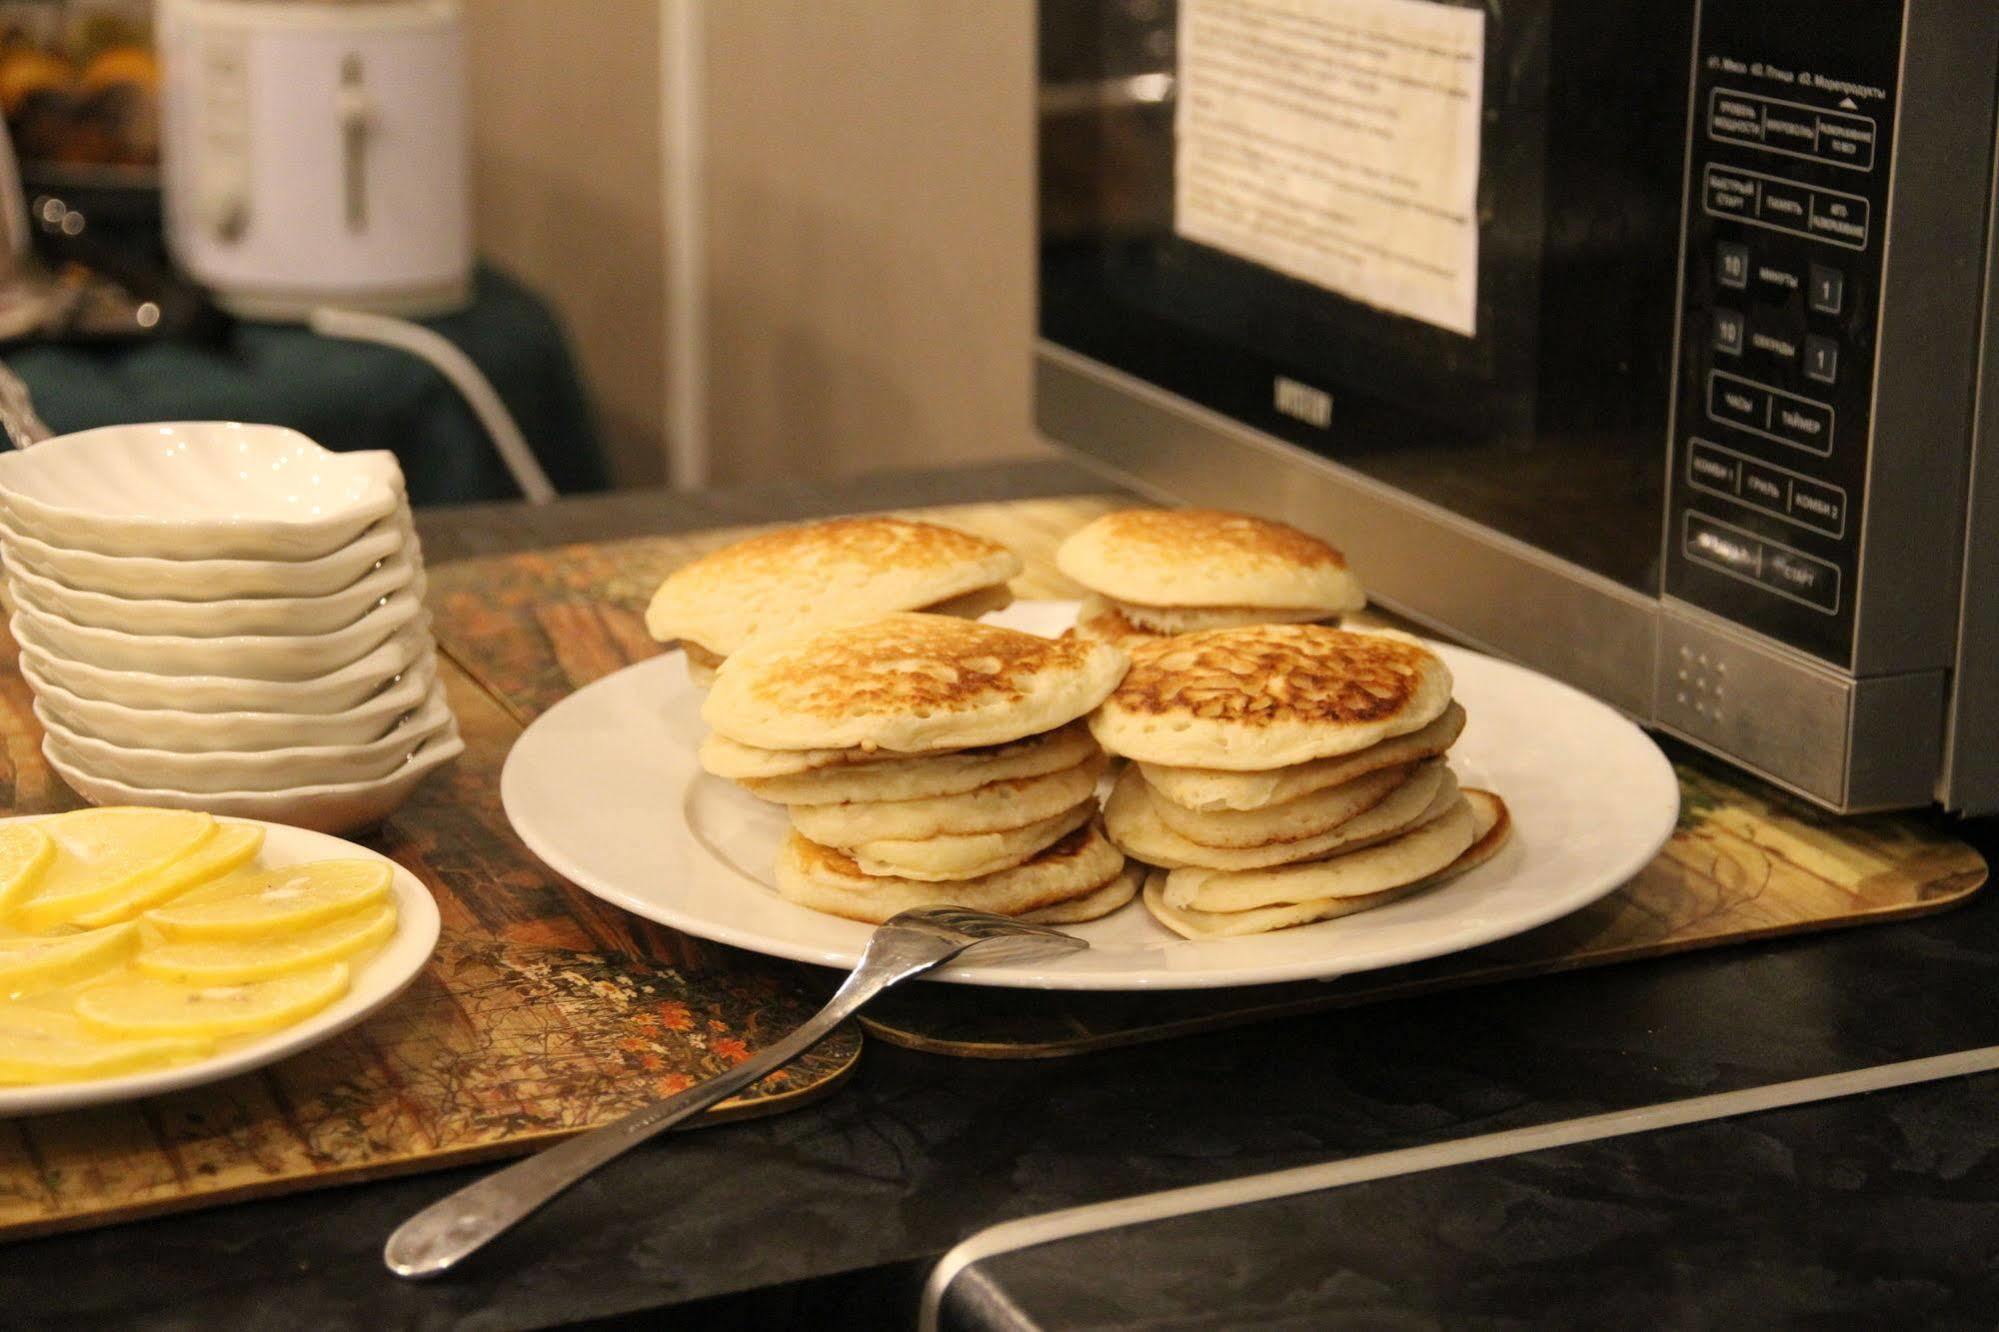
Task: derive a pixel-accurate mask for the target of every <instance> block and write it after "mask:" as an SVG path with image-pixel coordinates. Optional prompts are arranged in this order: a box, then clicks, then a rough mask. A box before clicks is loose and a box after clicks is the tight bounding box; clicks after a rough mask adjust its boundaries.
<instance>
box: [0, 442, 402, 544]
mask: <svg viewBox="0 0 1999 1332" xmlns="http://www.w3.org/2000/svg"><path fill="white" fill-rule="evenodd" d="M406 502H407V501H406V500H405V499H404V495H403V474H402V468H401V467H399V466H398V465H397V463H396V456H395V455H394V454H393V453H389V452H387V451H385V450H379V449H377V450H369V451H365V452H355V453H336V452H334V451H333V450H331V449H325V448H321V447H320V446H319V445H318V444H316V443H314V442H313V441H312V440H310V439H308V438H307V437H306V436H304V435H302V434H300V433H299V432H298V431H296V430H290V429H287V428H286V427H284V426H273V425H250V424H245V423H243V422H239V421H168V422H154V423H148V424H144V425H117V426H102V427H99V428H98V429H96V430H81V431H78V432H76V433H75V434H71V435H58V436H56V437H55V438H54V439H49V440H44V441H43V442H42V443H40V444H37V445H36V446H35V447H34V448H32V449H21V450H18V451H16V452H13V453H0V512H4V514H5V516H6V520H7V521H6V525H7V526H8V527H9V528H12V529H14V530H17V531H23V532H26V533H27V534H28V535H30V536H32V537H35V538H37V539H39V540H41V541H45V542H47V543H48V544H50V545H52V546H60V547H69V548H81V549H83V550H93V551H96V552H97V553H99V554H101V555H145V556H152V557H156V558H164V559H175V560H206V559H251V560H311V559H318V558H320V557H321V556H325V555H330V554H332V553H333V552H334V551H336V550H339V549H340V548H341V547H342V546H344V545H346V544H347V543H348V542H350V541H352V540H354V539H355V538H356V537H358V536H360V535H361V534H362V533H363V532H365V531H367V530H368V528H370V527H372V526H373V525H374V524H375V523H376V522H378V521H380V520H381V519H383V518H386V517H388V516H389V515H390V514H392V513H394V512H395V511H396V510H397V508H398V507H399V506H401V505H402V504H404V503H406Z"/></svg>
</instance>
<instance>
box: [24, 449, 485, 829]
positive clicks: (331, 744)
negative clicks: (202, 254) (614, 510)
mask: <svg viewBox="0 0 1999 1332" xmlns="http://www.w3.org/2000/svg"><path fill="white" fill-rule="evenodd" d="M0 550H4V554H5V564H6V585H7V591H8V595H9V602H10V608H11V610H12V612H13V619H12V620H11V621H10V626H11V628H12V630H13V634H14V639H15V641H16V642H17V643H18V644H19V645H20V648H21V673H22V675H23V676H25V677H26V679H27V681H28V684H29V686H30V687H31V688H32V689H33V690H34V694H35V713H36V715H37V716H38V717H39V718H40V719H41V723H42V728H43V731H44V733H45V738H44V740H43V744H42V752H43V753H44V754H45V755H46V756H47V758H48V760H49V763H50V765H51V766H52V767H53V768H54V769H55V770H56V772H57V773H58V774H59V775H60V776H61V777H62V778H63V780H64V781H66V782H68V783H69V784H70V785H71V786H72V787H74V788H75V789H76V790H77V792H78V793H79V794H81V795H82V796H84V797H85V798H86V799H88V800H91V801H93V802H95V803H97V804H103V805H108V804H119V805H165V806H170V807H175V808H182V809H204V810H208V811H210V812H211V813H216V814H233V815H238V816H241V817H247V818H259V819H270V820H273V821H275V822H281V823H291V824H296V825H298V826H300V827H305V828H313V829H317V830H320V831H324V832H346V831H351V830H353V829H356V828H360V827H365V826H366V825H368V824H371V823H374V822H376V821H377V820H379V819H381V818H382V817H383V816H384V815H386V814H388V813H389V812H390V811H391V810H393V809H394V808H395V807H396V806H397V805H399V804H401V803H402V801H403V800H404V799H405V798H407V797H408V795H409V793H410V792H411V790H413V789H414V788H415V786H416V784H417V783H418V782H419V781H421V780H422V779H423V777H424V776H425V774H427V773H429V772H431V771H432V770H434V769H436V768H437V767H439V766H440V765H442V764H444V763H446V762H449V761H450V760H451V759H452V758H454V757H456V756H457V755H458V754H459V753H461V752H462V751H463V750H464V747H465V746H464V743H463V742H462V741H461V740H460V739H459V737H458V727H457V723H456V722H455V720H454V719H453V718H452V715H451V711H450V709H449V708H448V707H447V706H446V703H445V699H444V691H443V688H442V686H441V685H440V684H439V682H438V679H437V664H436V649H435V645H434V643H433V641H432V639H431V634H430V619H429V616H428V614H427V613H426V612H425V611H424V609H423V596H424V575H423V554H422V552H421V550H419V548H418V546H417V539H416V531H415V528H414V527H413V526H412V525H411V522H410V514H409V500H408V498H407V496H406V495H405V493H404V489H403V479H402V472H401V470H400V469H399V468H398V467H397V465H396V461H395V457H394V455H393V454H388V453H333V452H330V451H329V450H326V449H323V448H321V447H320V446H319V445H317V444H315V443H313V442H312V441H311V440H310V439H307V438H306V437H305V436H304V435H301V434H299V433H298V432H297V431H293V430H286V429H283V428H281V427H277V426H257V425H238V424H234V423H226V422H191V423H184V424H172V425H145V426H112V427H107V428H105V429H102V430H88V431H83V432H81V433H79V434H74V435H64V436H60V437H58V438H55V439H52V440H49V441H47V442H46V443H42V444H38V445H36V446H34V447H33V448H30V449H26V450H23V451H20V452H15V453H7V454H0Z"/></svg>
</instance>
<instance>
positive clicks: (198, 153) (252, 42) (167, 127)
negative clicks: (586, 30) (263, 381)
mask: <svg viewBox="0 0 1999 1332" xmlns="http://www.w3.org/2000/svg"><path fill="white" fill-rule="evenodd" d="M158 32H159V44H160V52H161V58H162V63H163V73H164V90H163V105H162V116H163V140H162V161H161V166H162V169H163V173H164V182H165V210H166V222H167V241H168V245H169V246H170V248H171V249H172V251H173V255H174V258H175V259H176V260H177V261H178V262H179V264H180V265H181V267H182V268H183V269H185V270H186V271H187V273H188V274H189V275H190V276H191V277H193V278H194V279H195V280H196V281H198V282H200V283H202V284H203V285H204V286H207V287H208V288H210V289H211V290H212V291H213V293H214V295H215V299H216V301H217V302H218V303H219V304H220V305H222V306H223V308H225V309H227V310H230V311H231V312H233V313H235V314H238V315H242V316H244V317H247V318H256V319H280V320H284V319H302V318H304V317H306V315H307V314H308V313H309V312H310V311H312V310H313V309H315V308H317V307H321V306H327V305H336V306H340V307H342V308H345V309H348V310H363V311H373V312H377V313H382V314H396V315H426V314H437V313H442V312H444V311H447V310H451V309H455V308H458V307H459V306H462V305H463V304H464V303H465V302H466V300H467V299H468V298H469V293H470V283H471V274H472V219H471V185H470V173H469V165H468V161H467V157H468V149H467V125H466V105H465V103H466V90H465V55H464V37H463V30H462V23H461V16H460V13H459V6H458V0H161V3H160V6H159V11H158Z"/></svg>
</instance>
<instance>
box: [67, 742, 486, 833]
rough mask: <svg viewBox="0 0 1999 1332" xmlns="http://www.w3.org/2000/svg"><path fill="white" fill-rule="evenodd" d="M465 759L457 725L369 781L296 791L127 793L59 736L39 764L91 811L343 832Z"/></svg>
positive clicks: (380, 815) (369, 821)
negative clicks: (174, 812) (133, 810)
mask: <svg viewBox="0 0 1999 1332" xmlns="http://www.w3.org/2000/svg"><path fill="white" fill-rule="evenodd" d="M464 752H465V741H464V739H463V738H462V737H460V735H459V734H458V723H457V722H455V721H451V722H447V723H445V725H444V726H442V727H441V728H439V729H438V730H436V731H433V732H431V734H430V735H429V737H427V738H426V739H425V740H424V742H423V743H422V744H421V745H419V746H417V750H416V752H415V753H414V754H411V755H410V756H409V760H408V761H407V762H405V763H403V764H401V765H400V766H398V767H397V768H396V769H395V770H394V771H393V772H391V773H389V774H388V775H387V776H386V777H377V778H375V779H373V780H372V781H362V782H335V783H332V784H330V785H325V786H294V787H289V788H287V789H285V790H282V791H171V790H164V789H161V788H159V787H145V786H133V785H131V784H129V783H127V782H121V781H119V780H118V779H117V778H115V777H102V776H99V775H98V774H96V773H93V772H91V771H90V770H89V768H88V767H87V766H86V765H85V764H84V763H83V762H82V760H80V759H79V758H78V757H77V755H76V754H75V753H74V752H73V751H71V750H69V749H66V748H65V747H64V745H63V742H62V740H61V738H60V737H58V736H56V735H54V734H52V733H50V734H44V735H43V736H42V757H43V758H45V759H47V760H48V762H49V767H51V768H53V769H54V770H55V774H56V776H58V777H60V778H62V779H63V781H64V782H66V783H68V785H69V788H70V790H72V791H74V792H76V793H77V794H78V795H80V796H82V797H83V798H84V799H85V800H88V801H89V802H90V803H91V804H93V805H155V806H158V807H159V808H161V809H201V810H206V811H208V812H209V813H210V814H213V815H215V816H217V817H218V818H219V817H221V816H223V815H228V816H229V817H231V818H239V819H255V820H257V821H259V822H265V821H269V822H275V823H288V824H291V825H292V826H293V827H297V828H311V829H313V830H314V831H316V832H326V833H345V832H353V831H355V830H356V829H359V828H371V827H373V826H374V825H375V824H377V823H380V822H381V821H382V820H383V819H385V818H387V817H388V816H389V815H391V814H393V813H394V812H395V811H396V810H397V809H398V808H400V807H401V805H402V803H403V801H405V800H408V799H409V798H410V793H411V792H413V791H415V790H416V788H417V783H419V782H421V781H422V780H423V779H424V778H425V777H427V776H429V775H430V774H431V773H432V772H434V771H436V770H437V769H438V768H441V767H443V766H444V765H445V764H447V763H449V762H450V761H451V760H452V759H455V758H457V757H458V756H459V755H460V754H463V753H464Z"/></svg>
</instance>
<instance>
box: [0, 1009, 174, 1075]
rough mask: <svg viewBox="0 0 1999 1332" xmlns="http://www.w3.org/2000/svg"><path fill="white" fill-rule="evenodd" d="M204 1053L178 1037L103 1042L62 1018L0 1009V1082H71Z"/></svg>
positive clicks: (47, 1012) (45, 1011)
mask: <svg viewBox="0 0 1999 1332" xmlns="http://www.w3.org/2000/svg"><path fill="white" fill-rule="evenodd" d="M208 1051H209V1044H208V1042H207V1041H199V1040H190V1039H188V1038H186V1037H183V1036H151V1037H144V1038H141V1039H138V1040H119V1039H110V1040H107V1039H106V1038H104V1037H103V1036H100V1035H98V1034H97V1033H96V1032H94V1031H92V1030H91V1029H90V1028H89V1027H87V1026H85V1025H84V1024H83V1023H82V1022H80V1021H78V1020H77V1019H76V1018H73V1017H71V1016H70V1015H69V1014H67V1013H57V1012H53V1011H51V1010H48V1009H36V1008H11V1007H10V1008H0V1082H77V1081H81V1080H82V1079H85V1078H108V1077H114V1076H116V1075H117V1074H120V1073H131V1072H135V1071H137V1070H139V1069H143V1068H152V1067H155V1066H157V1065H160V1064H178V1063H184V1062H186V1061H187V1060H189V1059H196V1058H199V1057H200V1056H202V1055H205V1054H207V1053H208Z"/></svg>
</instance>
